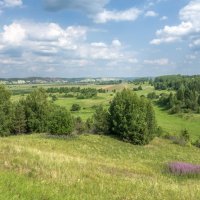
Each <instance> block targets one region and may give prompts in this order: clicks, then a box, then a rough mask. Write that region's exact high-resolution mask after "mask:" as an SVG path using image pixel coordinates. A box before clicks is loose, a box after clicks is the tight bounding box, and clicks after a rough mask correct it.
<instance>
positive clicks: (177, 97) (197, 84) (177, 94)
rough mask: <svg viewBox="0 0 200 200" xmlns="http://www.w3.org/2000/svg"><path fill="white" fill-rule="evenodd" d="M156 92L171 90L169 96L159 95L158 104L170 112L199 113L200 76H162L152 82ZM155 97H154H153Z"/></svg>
mask: <svg viewBox="0 0 200 200" xmlns="http://www.w3.org/2000/svg"><path fill="white" fill-rule="evenodd" d="M154 87H155V89H157V90H173V91H174V92H171V93H170V94H166V93H163V94H161V95H160V98H159V100H158V103H159V104H160V105H161V106H164V107H166V108H167V109H170V112H171V113H172V114H173V113H179V112H190V111H194V112H197V113H200V76H199V75H196V76H181V75H173V76H162V77H157V78H156V79H155V81H154ZM154 96H155V95H154Z"/></svg>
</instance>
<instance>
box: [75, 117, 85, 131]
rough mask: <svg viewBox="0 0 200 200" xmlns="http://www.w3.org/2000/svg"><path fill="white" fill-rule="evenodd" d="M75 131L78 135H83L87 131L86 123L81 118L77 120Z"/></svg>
mask: <svg viewBox="0 0 200 200" xmlns="http://www.w3.org/2000/svg"><path fill="white" fill-rule="evenodd" d="M75 130H76V133H77V134H82V133H83V132H84V131H85V130H86V126H85V123H84V122H83V120H82V119H81V118H80V117H77V118H75Z"/></svg>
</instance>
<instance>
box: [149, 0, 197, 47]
mask: <svg viewBox="0 0 200 200" xmlns="http://www.w3.org/2000/svg"><path fill="white" fill-rule="evenodd" d="M179 18H180V20H181V22H180V24H179V25H176V26H165V27H164V28H163V29H161V30H158V31H157V32H156V36H157V38H155V39H153V40H152V41H151V42H150V43H151V44H155V45H159V44H161V43H170V42H175V41H181V40H183V39H187V40H189V41H190V46H197V45H199V42H198V41H199V38H200V0H192V1H190V3H189V4H188V5H186V6H185V7H184V8H182V9H181V10H180V12H179Z"/></svg>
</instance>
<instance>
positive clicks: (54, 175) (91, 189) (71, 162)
mask: <svg viewBox="0 0 200 200" xmlns="http://www.w3.org/2000/svg"><path fill="white" fill-rule="evenodd" d="M42 86H43V87H44V88H48V87H61V86H60V85H53V86H52V85H42ZM65 86H67V87H69V86H68V85H65ZM77 86H78V85H77ZM38 87H39V86H38ZM80 87H94V88H98V89H99V88H103V89H106V90H108V92H107V93H101V94H98V95H97V97H94V98H90V99H77V98H76V97H72V98H65V97H64V96H63V94H56V96H57V100H56V101H55V103H56V104H58V105H61V106H64V107H66V108H67V109H68V110H70V108H71V106H72V105H73V104H74V103H75V104H79V105H80V106H81V110H80V111H75V112H72V114H73V115H74V116H75V117H77V116H80V117H81V118H82V119H83V120H86V119H87V118H88V117H91V116H92V115H93V113H94V107H95V106H96V105H100V104H101V105H103V106H104V107H105V108H108V106H109V102H110V101H111V100H112V98H113V96H114V95H115V91H114V90H116V91H119V90H122V89H123V88H124V87H125V88H131V89H132V88H133V87H137V86H135V85H133V84H120V85H102V86H101V85H98V86H96V85H87V86H82V85H81V86H80ZM34 88H35V87H33V86H27V85H26V86H11V87H10V89H11V90H12V91H13V90H18V91H22V90H26V91H32V90H33V89H34ZM142 88H143V90H140V91H136V93H137V94H138V95H139V96H140V95H145V96H146V95H147V94H148V93H149V92H152V91H154V88H153V87H152V86H150V85H148V84H144V85H142ZM162 92H168V91H156V93H162ZM23 96H26V94H23V95H21V94H16V95H13V96H12V100H13V101H18V100H19V99H20V98H22V97H23ZM49 99H51V98H49ZM154 109H155V113H156V119H157V122H158V125H159V126H161V127H162V129H163V131H164V133H168V134H171V135H173V134H179V133H180V132H181V130H183V129H184V128H186V129H187V130H188V131H189V133H190V135H191V138H192V140H196V139H197V138H198V137H199V136H200V134H199V131H200V115H199V114H192V113H189V114H177V115H171V114H169V113H168V112H167V111H166V110H164V109H163V108H160V107H159V106H158V105H156V104H154ZM199 153H200V149H199V148H196V147H194V146H180V145H176V144H173V142H172V141H170V140H166V139H162V138H155V139H154V140H153V141H152V142H151V143H150V144H149V145H146V146H135V145H132V144H129V143H125V142H122V141H119V140H118V139H116V138H112V137H109V136H103V135H93V134H87V133H86V134H83V135H80V136H68V137H55V136H49V135H48V134H32V135H19V136H10V137H6V138H0V199H2V200H27V199H28V200H29V199H31V200H38V199H41V200H51V199H52V200H60V199H63V200H68V199H69V200H73V199H74V200H75V199H81V200H82V199H83V200H84V199H85V200H95V199H98V200H101V199H102V200H104V199H105V200H110V199H114V200H115V199H116V200H132V199H138V200H140V199H141V200H142V199H145V200H148V199H149V200H150V199H152V200H153V199H158V200H159V199H166V200H167V199H178V200H179V199H180V200H188V199H192V200H193V199H194V200H196V199H200V187H199V186H200V177H198V176H196V177H186V176H174V175H172V174H170V173H169V172H168V170H167V167H166V166H167V164H168V163H169V162H172V161H180V162H189V163H193V164H199V163H200V156H199Z"/></svg>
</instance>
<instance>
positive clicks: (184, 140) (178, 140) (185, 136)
mask: <svg viewBox="0 0 200 200" xmlns="http://www.w3.org/2000/svg"><path fill="white" fill-rule="evenodd" d="M168 139H170V140H172V141H173V143H174V144H178V145H181V146H185V145H189V144H190V134H189V132H188V131H187V130H186V129H184V130H182V131H181V133H180V135H178V136H171V137H170V138H168Z"/></svg>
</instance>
